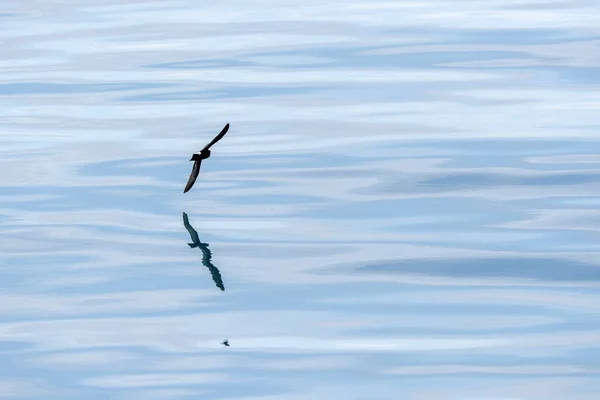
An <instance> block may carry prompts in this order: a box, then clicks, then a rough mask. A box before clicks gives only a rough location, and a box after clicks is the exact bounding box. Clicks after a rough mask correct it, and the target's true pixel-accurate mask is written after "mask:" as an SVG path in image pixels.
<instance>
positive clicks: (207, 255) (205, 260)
mask: <svg viewBox="0 0 600 400" xmlns="http://www.w3.org/2000/svg"><path fill="white" fill-rule="evenodd" d="M200 250H202V264H203V265H204V266H205V267H206V268H208V270H209V271H210V275H211V276H212V279H213V282H214V283H215V285H217V287H218V288H219V289H221V290H225V285H224V284H223V278H222V277H221V271H219V268H217V267H215V266H214V264H213V263H212V251H210V249H209V248H208V243H202V246H200Z"/></svg>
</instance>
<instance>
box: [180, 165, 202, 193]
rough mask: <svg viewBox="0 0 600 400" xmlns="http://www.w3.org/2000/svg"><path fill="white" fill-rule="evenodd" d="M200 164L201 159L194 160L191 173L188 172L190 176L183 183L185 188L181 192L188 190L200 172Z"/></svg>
mask: <svg viewBox="0 0 600 400" xmlns="http://www.w3.org/2000/svg"><path fill="white" fill-rule="evenodd" d="M200 164H202V160H196V161H194V167H193V168H192V173H191V174H190V178H189V179H188V181H187V184H186V185H185V189H183V193H187V192H188V190H190V189H191V188H192V186H194V182H196V179H197V178H198V174H199V173H200Z"/></svg>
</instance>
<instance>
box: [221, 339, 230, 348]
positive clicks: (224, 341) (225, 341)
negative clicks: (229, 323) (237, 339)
mask: <svg viewBox="0 0 600 400" xmlns="http://www.w3.org/2000/svg"><path fill="white" fill-rule="evenodd" d="M221 344H223V345H225V346H227V347H229V340H223V341H222V342H221Z"/></svg>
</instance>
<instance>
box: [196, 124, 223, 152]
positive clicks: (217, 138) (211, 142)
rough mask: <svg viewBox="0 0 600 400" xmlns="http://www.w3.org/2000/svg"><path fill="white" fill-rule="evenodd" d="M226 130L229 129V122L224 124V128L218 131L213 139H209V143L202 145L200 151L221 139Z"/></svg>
mask: <svg viewBox="0 0 600 400" xmlns="http://www.w3.org/2000/svg"><path fill="white" fill-rule="evenodd" d="M228 130H229V124H227V125H225V128H223V130H222V131H221V132H219V134H218V135H217V136H215V138H214V139H213V140H211V141H210V143H209V144H207V145H206V146H204V148H203V149H202V151H204V150H208V149H210V148H211V147H212V145H213V144H215V143H217V142H218V141H219V140H221V139H223V136H225V134H226V133H227V131H228Z"/></svg>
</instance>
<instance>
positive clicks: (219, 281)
mask: <svg viewBox="0 0 600 400" xmlns="http://www.w3.org/2000/svg"><path fill="white" fill-rule="evenodd" d="M183 226H184V227H185V229H186V230H187V231H188V233H189V234H190V238H191V239H192V243H188V246H190V248H192V249H193V248H195V247H198V248H199V249H200V251H202V264H203V265H204V266H205V267H206V268H208V270H209V271H210V275H211V276H212V279H213V282H214V283H215V285H217V287H218V288H219V289H221V290H225V285H223V278H222V277H221V272H220V271H219V268H217V267H215V265H214V264H213V263H212V252H211V251H210V249H209V248H208V243H202V242H201V241H200V238H199V237H198V232H197V231H196V230H195V229H194V227H193V226H192V224H190V220H189V218H188V216H187V214H186V213H185V212H184V213H183Z"/></svg>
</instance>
